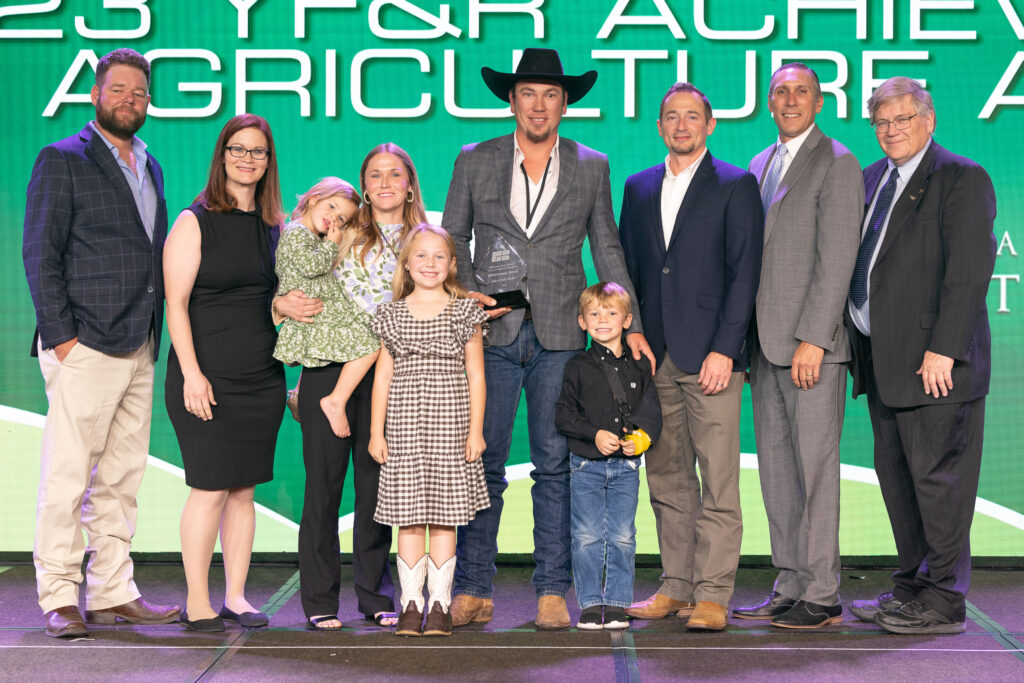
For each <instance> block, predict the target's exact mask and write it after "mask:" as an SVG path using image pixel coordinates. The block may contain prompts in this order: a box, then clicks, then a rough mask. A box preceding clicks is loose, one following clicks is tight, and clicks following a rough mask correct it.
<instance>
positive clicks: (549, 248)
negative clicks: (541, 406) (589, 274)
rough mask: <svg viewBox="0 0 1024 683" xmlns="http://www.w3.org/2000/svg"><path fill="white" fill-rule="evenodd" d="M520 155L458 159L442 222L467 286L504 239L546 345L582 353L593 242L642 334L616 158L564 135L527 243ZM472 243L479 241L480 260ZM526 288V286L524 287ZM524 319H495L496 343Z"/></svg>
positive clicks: (504, 143)
mask: <svg viewBox="0 0 1024 683" xmlns="http://www.w3.org/2000/svg"><path fill="white" fill-rule="evenodd" d="M513 157H514V147H513V142H512V135H505V136H502V137H499V138H494V139H493V140H487V141H485V142H479V143H475V144H471V145H466V146H465V147H463V148H462V151H461V152H460V153H459V156H458V158H456V159H455V170H454V171H453V173H452V182H451V186H450V187H449V188H448V198H447V200H446V201H445V205H444V218H443V219H442V224H443V225H444V227H445V229H447V230H448V232H449V233H451V236H452V238H453V239H454V240H455V255H456V258H457V259H458V260H457V264H456V265H457V269H458V275H459V282H461V283H462V285H463V286H464V287H466V288H467V289H471V290H479V289H480V285H479V284H478V282H477V280H476V279H475V277H474V275H475V273H476V271H477V270H478V269H482V267H483V264H482V261H483V255H484V252H485V251H486V245H489V244H490V243H491V242H492V241H493V240H494V236H495V235H500V236H501V237H503V238H504V239H505V241H506V242H508V243H509V244H510V245H511V246H512V248H514V249H515V250H516V251H517V252H519V255H520V256H521V257H522V258H523V260H524V261H525V262H526V279H527V281H528V283H529V292H530V309H531V311H532V315H533V324H534V329H535V330H536V333H537V339H538V340H539V341H540V343H541V345H542V346H543V347H544V348H546V349H550V350H552V351H568V350H574V349H582V348H584V346H586V340H587V336H586V333H584V332H583V330H581V329H580V326H579V323H578V322H577V316H578V315H579V296H580V294H581V293H582V292H583V290H584V289H586V287H587V278H586V274H585V273H584V270H583V240H584V239H585V238H589V239H590V253H591V256H592V257H593V259H594V265H595V266H596V268H597V275H598V277H599V278H600V279H602V280H611V281H613V282H617V283H619V284H620V285H622V286H623V287H625V289H626V291H627V292H629V295H630V296H631V297H633V324H632V326H630V328H629V331H630V332H641V331H642V328H641V326H640V314H639V309H638V307H637V300H636V295H635V294H634V291H633V285H632V283H631V282H630V280H629V275H628V272H627V270H626V261H625V258H624V256H623V253H622V245H621V244H619V235H618V230H617V229H616V227H615V216H614V214H613V213H612V196H611V188H610V181H609V177H608V158H607V157H606V156H605V155H604V154H601V153H600V152H597V151H594V150H592V149H590V148H588V147H585V146H583V145H581V144H579V143H577V142H575V141H573V140H569V139H567V138H564V137H562V138H559V147H558V159H559V171H558V191H557V192H556V193H555V196H554V197H553V198H552V201H551V204H550V205H549V206H548V209H547V211H546V212H545V213H544V216H543V217H542V218H541V221H540V223H539V224H538V225H537V227H536V229H535V230H534V232H533V236H532V237H530V238H529V239H527V237H526V233H525V232H524V231H523V229H522V228H520V227H519V224H518V223H516V220H515V218H513V217H512V210H511V209H510V208H509V202H510V200H511V196H512V161H513ZM858 174H859V169H858ZM471 239H473V240H474V244H475V254H474V255H473V257H472V259H471V257H470V253H469V241H470V240H471ZM468 264H472V267H467V266H468ZM526 288H527V283H526V282H524V283H523V284H522V285H521V286H520V289H522V290H523V291H526ZM522 322H523V310H522V309H516V310H513V311H512V312H511V313H508V314H506V315H504V316H502V317H500V318H497V319H495V320H494V321H492V322H491V328H490V332H489V334H488V339H489V340H490V343H491V344H493V345H495V346H506V345H508V344H511V343H512V342H513V341H514V340H515V338H516V335H518V334H519V327H520V325H521V324H522Z"/></svg>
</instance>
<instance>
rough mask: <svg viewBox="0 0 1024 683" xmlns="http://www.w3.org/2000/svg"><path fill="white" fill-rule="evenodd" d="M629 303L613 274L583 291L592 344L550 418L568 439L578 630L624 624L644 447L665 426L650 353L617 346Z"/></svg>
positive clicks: (569, 368)
mask: <svg viewBox="0 0 1024 683" xmlns="http://www.w3.org/2000/svg"><path fill="white" fill-rule="evenodd" d="M629 311H630V297H629V294H627V293H626V290H624V289H623V288H622V287H621V286H619V285H617V284H615V283H614V282H600V283H598V284H596V285H594V286H592V287H588V288H587V289H586V290H585V291H584V292H583V294H582V295H580V316H579V322H580V327H581V328H583V329H584V330H586V331H587V332H588V333H589V334H590V337H591V338H592V339H593V343H592V344H591V346H590V349H589V350H588V351H584V352H582V353H580V354H577V355H576V356H573V357H572V358H571V359H570V360H569V362H568V363H567V364H566V366H565V375H564V376H563V380H562V393H561V395H560V396H559V398H558V403H557V405H556V408H555V426H556V427H558V430H559V431H560V432H562V433H563V434H565V436H566V437H567V438H568V441H569V451H570V455H569V460H570V470H571V478H570V492H571V496H572V571H573V578H574V580H575V582H576V599H577V600H578V601H579V605H580V608H582V610H583V613H582V614H581V615H580V620H579V623H578V624H577V625H576V626H577V628H581V629H600V628H626V627H628V626H629V619H628V617H627V616H626V612H625V609H624V608H626V607H628V606H629V605H630V603H631V602H632V600H633V558H634V556H635V554H636V526H635V525H634V519H635V517H636V505H637V495H638V492H639V487H640V475H639V469H638V468H639V467H640V454H641V453H643V451H644V450H646V449H647V447H648V446H650V444H651V442H652V441H653V440H656V439H657V438H658V435H659V434H660V433H661V404H660V403H659V402H658V394H657V392H656V391H655V389H654V378H653V377H652V376H651V365H650V362H649V361H648V360H647V359H646V358H641V359H640V360H639V361H636V360H634V359H633V356H632V354H629V353H624V352H623V345H622V335H623V332H624V330H625V329H626V328H628V327H629V325H630V323H631V322H632V320H633V317H632V315H630V312H629ZM602 578H603V579H604V581H603V584H602ZM602 585H603V588H602ZM602 613H603V615H602Z"/></svg>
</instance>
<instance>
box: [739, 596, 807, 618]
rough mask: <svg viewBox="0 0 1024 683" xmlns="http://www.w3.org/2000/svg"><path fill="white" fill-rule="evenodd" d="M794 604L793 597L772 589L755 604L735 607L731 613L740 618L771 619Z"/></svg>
mask: <svg viewBox="0 0 1024 683" xmlns="http://www.w3.org/2000/svg"><path fill="white" fill-rule="evenodd" d="M795 604H796V600H794V599H793V598H787V597H786V596H784V595H782V594H781V593H776V592H775V591H772V592H771V593H770V594H769V595H768V597H767V598H765V599H764V600H762V601H761V602H759V603H757V604H756V605H746V606H744V607H737V608H736V609H734V610H733V611H732V615H733V616H734V617H739V618H740V619H771V618H772V617H777V616H779V615H780V614H783V613H785V612H786V611H787V610H789V608H790V607H792V606H793V605H795Z"/></svg>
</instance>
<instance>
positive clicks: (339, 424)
mask: <svg viewBox="0 0 1024 683" xmlns="http://www.w3.org/2000/svg"><path fill="white" fill-rule="evenodd" d="M358 208H359V193H358V192H357V191H356V189H355V188H353V187H352V186H351V185H350V184H349V183H347V182H345V181H344V180H342V179H341V178H335V177H327V178H323V179H322V180H320V181H319V182H317V184H316V185H314V186H313V187H311V188H309V190H308V191H306V193H305V194H303V195H301V196H300V197H299V203H298V205H297V206H296V207H295V210H294V211H293V212H292V215H291V221H290V222H289V223H288V224H287V225H285V226H284V230H283V231H282V233H281V241H280V243H279V244H278V247H277V265H276V267H275V270H276V272H277V277H278V279H279V281H280V282H279V284H278V289H277V292H278V296H282V295H284V294H286V293H287V292H290V291H291V290H293V289H298V290H302V292H303V293H304V294H305V295H306V296H307V297H315V298H318V299H320V300H321V301H322V302H323V307H324V308H323V311H321V312H320V313H319V314H317V315H316V316H315V317H314V318H313V322H312V323H300V322H296V321H294V320H292V319H290V318H286V319H285V321H284V323H283V324H282V325H281V329H280V331H279V332H278V336H277V346H276V347H275V348H274V357H275V358H277V359H278V360H281V361H283V362H285V363H288V364H289V365H302V366H303V367H307V368H318V367H323V366H325V365H329V364H330V363H344V366H343V367H342V369H341V374H340V375H339V376H338V382H337V384H336V385H335V387H334V390H333V391H332V392H331V393H330V394H328V395H327V396H324V397H323V398H322V399H321V400H320V408H321V409H322V410H323V412H324V414H325V415H326V416H327V419H328V421H330V424H331V430H332V431H333V432H334V433H335V435H337V436H338V437H342V438H344V437H347V436H349V435H350V434H351V430H350V428H349V424H348V419H347V417H346V415H345V405H346V403H347V402H348V399H349V397H350V396H351V395H352V392H353V391H354V390H355V388H356V386H357V385H358V384H359V382H360V380H362V378H363V376H364V375H366V373H367V372H368V371H369V369H370V368H371V367H373V364H374V362H376V360H377V355H378V354H379V353H380V341H379V340H378V339H377V337H376V335H374V334H373V332H371V331H370V315H369V314H368V313H366V312H365V311H364V310H363V309H362V308H360V307H359V305H358V304H356V302H355V301H353V300H352V299H351V298H350V297H349V295H348V294H347V293H346V292H345V289H344V287H343V286H342V284H341V282H339V281H338V278H337V276H336V275H335V274H334V268H335V267H336V265H337V260H338V245H339V244H340V243H341V240H342V227H343V226H344V225H345V223H346V222H347V221H348V219H349V218H351V217H352V216H354V215H355V213H356V210H357V209H358Z"/></svg>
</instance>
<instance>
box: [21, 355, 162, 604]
mask: <svg viewBox="0 0 1024 683" xmlns="http://www.w3.org/2000/svg"><path fill="white" fill-rule="evenodd" d="M39 367H40V369H41V370H42V373H43V379H44V381H45V383H46V397H47V399H48V401H49V404H50V406H49V410H48V411H47V413H46V425H45V427H44V428H43V449H42V460H41V472H40V478H39V498H38V502H37V505H36V535H35V550H34V553H33V558H34V560H35V566H36V586H37V589H38V591H39V606H40V607H41V608H42V610H43V612H48V611H50V610H53V609H56V608H58V607H63V606H66V605H76V606H77V605H78V585H79V584H80V583H81V582H82V559H83V557H84V554H85V552H86V551H88V552H89V553H90V558H89V565H88V568H87V570H86V574H87V578H88V581H87V591H86V596H85V602H86V609H89V610H98V609H106V608H108V607H114V606H117V605H121V604H123V603H126V602H131V601H132V600H134V599H136V598H138V597H139V591H138V589H137V588H136V587H135V581H134V580H133V578H132V570H133V567H132V560H131V557H130V556H129V550H130V549H131V541H132V536H133V535H134V534H135V518H136V500H135V496H136V494H137V493H138V490H139V485H140V484H141V483H142V474H143V471H144V470H145V467H146V457H147V455H148V452H149V430H150V425H151V422H152V416H153V340H152V337H151V338H150V340H149V341H148V342H147V343H145V344H143V345H142V347H141V348H139V349H138V350H136V351H134V352H132V353H129V354H123V355H117V356H112V355H107V354H105V353H101V352H99V351H96V350H94V349H91V348H89V347H87V346H85V345H83V344H81V343H79V344H76V345H75V346H74V347H72V349H71V351H70V353H68V355H67V356H66V357H65V358H64V362H63V363H61V362H58V361H57V356H56V354H55V353H54V352H53V350H52V349H46V350H44V349H42V348H40V349H39ZM82 529H85V533H86V535H87V537H88V546H86V543H85V539H83V538H82Z"/></svg>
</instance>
